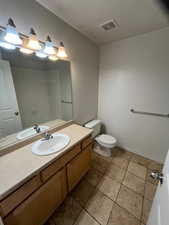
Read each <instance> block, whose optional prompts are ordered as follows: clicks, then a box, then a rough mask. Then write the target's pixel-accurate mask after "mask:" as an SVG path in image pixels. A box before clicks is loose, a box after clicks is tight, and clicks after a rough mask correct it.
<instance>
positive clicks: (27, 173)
mask: <svg viewBox="0 0 169 225" xmlns="http://www.w3.org/2000/svg"><path fill="white" fill-rule="evenodd" d="M56 133H63V134H67V135H68V136H69V137H70V138H71V141H70V143H69V145H68V146H67V147H65V148H64V149H63V150H62V151H60V152H58V153H55V154H51V155H48V156H38V155H34V154H33V153H32V151H31V149H32V145H33V143H32V144H29V145H26V146H24V147H22V148H19V149H17V150H15V151H13V152H11V153H8V154H6V155H3V156H1V157H0V200H1V199H2V198H4V197H6V196H7V195H8V194H9V193H10V192H12V191H14V190H15V189H16V188H17V187H19V186H20V185H21V184H23V183H24V182H25V181H26V180H28V179H29V178H30V177H32V176H33V175H35V174H37V173H38V172H39V171H40V170H41V169H42V168H44V167H46V166H47V165H48V164H50V163H51V162H52V161H54V160H55V159H57V158H59V157H60V156H61V155H63V154H64V153H65V152H66V151H68V150H69V149H70V148H72V147H73V146H74V145H75V144H77V143H78V142H79V141H81V140H82V139H84V138H85V137H87V136H88V135H89V134H91V133H92V130H90V129H87V128H84V127H82V126H79V125H76V124H73V125H70V126H68V127H66V128H64V129H61V130H59V131H58V132H56Z"/></svg>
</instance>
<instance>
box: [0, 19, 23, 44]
mask: <svg viewBox="0 0 169 225" xmlns="http://www.w3.org/2000/svg"><path fill="white" fill-rule="evenodd" d="M3 35H4V40H5V41H6V42H8V43H11V44H14V45H21V44H22V39H21V38H20V37H19V34H18V32H17V31H16V26H15V24H14V22H13V20H12V19H11V18H10V19H9V20H8V25H7V27H6V30H5V31H4V32H3Z"/></svg>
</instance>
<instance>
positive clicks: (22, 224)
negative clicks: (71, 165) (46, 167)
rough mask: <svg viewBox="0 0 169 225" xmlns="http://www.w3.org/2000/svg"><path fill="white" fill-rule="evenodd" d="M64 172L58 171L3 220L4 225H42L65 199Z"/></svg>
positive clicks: (63, 170)
mask: <svg viewBox="0 0 169 225" xmlns="http://www.w3.org/2000/svg"><path fill="white" fill-rule="evenodd" d="M66 194H67V190H66V170H65V168H64V169H62V170H60V171H58V172H57V173H56V174H55V175H54V176H53V177H52V178H51V179H50V180H48V181H47V182H46V183H45V184H44V185H43V186H41V187H40V188H39V189H38V190H37V191H36V192H34V193H33V194H32V195H31V196H30V197H29V198H28V199H27V200H26V201H24V202H23V203H22V204H21V205H20V206H19V207H17V208H16V209H15V210H14V211H13V212H12V213H10V214H9V216H7V217H6V218H5V219H4V224H5V225H42V224H44V223H45V221H46V220H47V219H48V218H49V217H50V215H51V214H52V213H53V212H54V210H56V208H57V207H58V206H59V205H60V204H61V203H62V202H63V200H64V198H65V197H66Z"/></svg>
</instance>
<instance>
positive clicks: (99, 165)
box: [91, 160, 109, 174]
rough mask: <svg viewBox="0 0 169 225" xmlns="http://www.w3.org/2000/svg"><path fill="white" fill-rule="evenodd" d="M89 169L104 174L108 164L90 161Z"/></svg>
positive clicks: (101, 161)
mask: <svg viewBox="0 0 169 225" xmlns="http://www.w3.org/2000/svg"><path fill="white" fill-rule="evenodd" d="M91 167H92V168H94V169H96V170H98V171H99V172H100V173H102V174H104V173H105V172H106V170H107V169H108V167H109V164H108V163H107V162H106V161H103V160H92V161H91Z"/></svg>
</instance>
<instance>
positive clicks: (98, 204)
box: [85, 191, 114, 225]
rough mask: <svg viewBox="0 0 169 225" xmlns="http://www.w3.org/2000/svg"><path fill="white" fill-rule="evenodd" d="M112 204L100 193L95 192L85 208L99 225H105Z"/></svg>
mask: <svg viewBox="0 0 169 225" xmlns="http://www.w3.org/2000/svg"><path fill="white" fill-rule="evenodd" d="M113 204H114V203H113V201H112V200H110V199H109V198H107V197H106V196H105V195H104V194H103V193H102V192H100V191H97V192H96V193H95V195H94V196H92V198H91V199H90V200H89V201H88V203H87V205H86V207H85V208H86V210H87V211H88V212H89V214H90V215H92V216H93V217H94V218H95V219H96V220H97V221H98V222H99V223H100V224H101V225H106V224H107V222H108V219H109V215H110V212H111V210H112V207H113ZM86 225H87V224H86Z"/></svg>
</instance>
